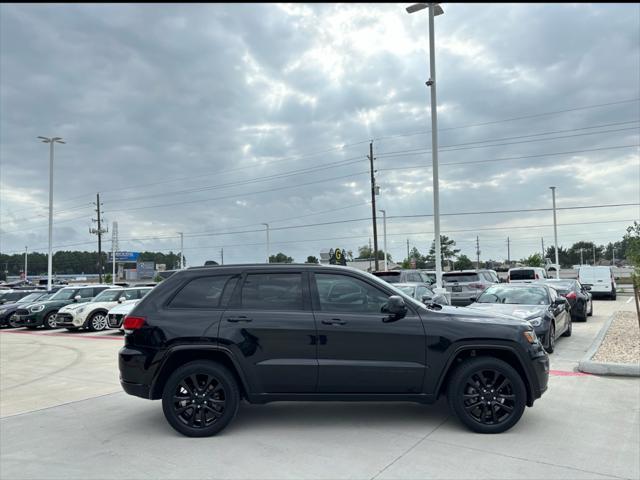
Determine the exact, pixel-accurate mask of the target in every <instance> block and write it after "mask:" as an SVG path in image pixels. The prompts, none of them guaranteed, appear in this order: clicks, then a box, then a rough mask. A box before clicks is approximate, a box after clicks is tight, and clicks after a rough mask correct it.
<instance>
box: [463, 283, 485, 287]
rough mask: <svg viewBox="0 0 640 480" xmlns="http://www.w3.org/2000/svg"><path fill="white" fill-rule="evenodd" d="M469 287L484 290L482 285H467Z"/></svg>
mask: <svg viewBox="0 0 640 480" xmlns="http://www.w3.org/2000/svg"><path fill="white" fill-rule="evenodd" d="M467 287H469V288H484V285H483V284H481V283H470V284H469V285H467Z"/></svg>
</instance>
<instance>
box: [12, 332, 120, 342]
mask: <svg viewBox="0 0 640 480" xmlns="http://www.w3.org/2000/svg"><path fill="white" fill-rule="evenodd" d="M10 333H14V334H22V335H36V336H38V337H73V338H89V339H93V340H120V341H123V338H122V337H121V336H109V335H85V334H82V333H44V332H29V331H26V330H10V331H6V332H0V334H2V335H4V334H10Z"/></svg>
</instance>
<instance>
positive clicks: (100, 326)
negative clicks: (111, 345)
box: [87, 312, 108, 332]
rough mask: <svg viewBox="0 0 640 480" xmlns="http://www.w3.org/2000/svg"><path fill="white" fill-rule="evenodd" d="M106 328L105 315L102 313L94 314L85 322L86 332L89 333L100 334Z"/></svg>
mask: <svg viewBox="0 0 640 480" xmlns="http://www.w3.org/2000/svg"><path fill="white" fill-rule="evenodd" d="M107 326H108V325H107V314H106V313H104V312H96V313H94V314H92V315H91V317H89V320H87V330H89V331H91V332H100V331H102V330H105V329H106V328H107Z"/></svg>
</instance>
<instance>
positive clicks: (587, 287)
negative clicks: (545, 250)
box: [558, 250, 591, 292]
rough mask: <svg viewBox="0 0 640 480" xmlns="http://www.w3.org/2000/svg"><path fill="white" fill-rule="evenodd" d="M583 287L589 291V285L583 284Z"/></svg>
mask: <svg viewBox="0 0 640 480" xmlns="http://www.w3.org/2000/svg"><path fill="white" fill-rule="evenodd" d="M558 251H560V250H558ZM583 287H584V289H585V290H586V291H587V292H589V291H591V285H583Z"/></svg>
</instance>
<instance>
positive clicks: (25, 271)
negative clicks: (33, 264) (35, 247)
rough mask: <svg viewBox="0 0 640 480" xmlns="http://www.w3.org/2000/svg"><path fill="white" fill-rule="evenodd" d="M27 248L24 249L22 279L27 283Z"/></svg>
mask: <svg viewBox="0 0 640 480" xmlns="http://www.w3.org/2000/svg"><path fill="white" fill-rule="evenodd" d="M28 252H29V247H27V246H26V245H25V247H24V279H25V281H27V256H28V255H29V253H28Z"/></svg>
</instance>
